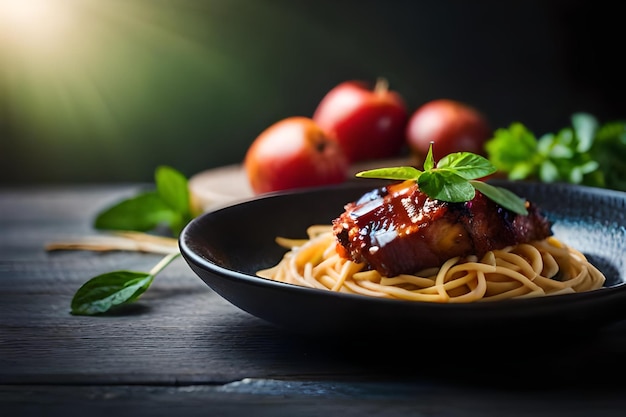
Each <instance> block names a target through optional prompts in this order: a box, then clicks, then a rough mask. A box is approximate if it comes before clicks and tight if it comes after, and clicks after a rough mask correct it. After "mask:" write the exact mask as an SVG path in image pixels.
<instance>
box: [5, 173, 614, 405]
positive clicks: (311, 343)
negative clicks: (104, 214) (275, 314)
mask: <svg viewBox="0 0 626 417" xmlns="http://www.w3.org/2000/svg"><path fill="white" fill-rule="evenodd" d="M141 187H142V184H128V185H100V186H84V185H81V186H59V187H46V188H44V187H41V188H36V187H32V188H6V187H5V188H4V189H0V414H2V415H3V416H26V415H28V416H30V415H32V416H46V415H55V416H57V415H58V416H71V415H81V416H87V415H88V416H105V415H106V416H116V417H119V416H143V415H145V416H177V415H179V416H182V415H198V416H200V415H202V416H206V415H211V416H213V415H215V416H217V415H219V416H231V415H254V416H266V415H267V416H269V415H272V416H296V415H310V416H320V415H328V414H333V415H337V414H340V413H341V414H342V415H344V416H353V415H354V416H363V415H367V416H399V415H415V416H503V415H506V416H531V415H532V416H554V415H564V416H565V415H567V416H590V415H593V416H600V415H602V416H604V415H614V416H618V415H619V416H624V415H626V393H625V391H624V388H625V387H626V382H624V381H626V378H625V375H626V373H625V372H626V365H625V364H624V363H625V362H626V361H624V357H625V355H626V322H618V323H615V324H613V325H610V326H607V327H606V328H603V329H600V330H599V331H598V332H597V333H593V334H592V335H588V336H585V337H581V338H576V339H573V340H567V341H560V343H548V342H545V343H544V342H542V341H541V340H534V341H529V342H528V343H521V344H519V345H517V344H516V345H511V344H510V343H506V341H502V343H499V342H498V340H497V339H496V340H494V341H490V342H484V341H481V340H463V341H457V342H456V343H454V344H441V343H436V342H435V341H429V340H427V339H426V340H424V339H421V340H420V339H418V340H417V341H416V342H414V344H406V345H404V346H397V345H395V344H393V343H388V342H386V341H380V342H379V343H368V344H363V343H362V342H359V341H355V340H315V339H308V338H305V337H302V336H295V335H292V334H289V333H286V332H285V331H282V330H279V329H277V328H275V327H273V326H272V325H270V324H268V323H266V322H264V321H262V320H260V319H258V318H256V317H253V316H251V315H249V314H247V313H245V312H243V311H241V310H239V309H237V308H236V307H234V306H232V305H231V304H229V303H228V302H226V301H225V300H223V299H222V298H220V297H219V296H217V295H216V294H215V293H214V292H212V291H211V290H210V289H209V288H208V287H207V286H206V285H205V284H204V283H203V282H202V281H201V280H200V279H199V278H198V277H196V276H195V275H194V273H193V272H192V271H191V269H190V268H189V267H188V266H187V264H186V263H185V262H184V260H182V259H180V258H179V259H177V260H176V261H174V263H172V264H171V265H170V266H169V267H168V268H166V270H165V271H163V272H162V273H161V274H159V275H158V276H157V278H156V279H155V282H154V283H153V285H152V287H151V288H150V289H149V290H148V291H147V292H146V293H145V294H144V296H143V297H142V298H141V299H140V300H139V301H138V302H137V303H135V304H134V305H133V306H132V307H131V308H127V309H123V310H122V311H119V312H117V313H115V314H110V315H106V316H99V317H81V316H72V315H70V313H69V306H70V300H71V298H72V295H73V294H74V292H75V291H76V289H77V288H78V287H79V286H80V285H81V284H82V283H84V282H85V281H86V280H87V279H89V278H91V277H93V276H95V275H97V274H100V273H104V272H110V271H113V270H118V269H131V270H143V271H147V270H149V269H150V268H151V267H152V266H153V265H154V264H155V263H156V262H158V260H160V259H161V256H160V255H153V254H142V253H135V252H106V253H100V252H90V251H60V252H58V251H55V252H48V251H46V250H44V246H45V244H46V243H49V242H52V241H59V240H65V239H70V238H76V237H83V236H89V235H93V234H94V233H95V231H94V230H93V229H92V227H91V221H92V219H93V217H94V215H95V214H96V213H97V212H98V211H99V210H101V209H102V208H103V207H104V206H105V205H108V204H111V203H113V202H116V201H117V200H119V199H121V198H124V197H129V196H131V195H133V194H134V193H136V192H137V191H138V190H139V189H140V188H141ZM625 308H626V306H625ZM413 331H415V332H416V334H417V335H419V329H414V330H413Z"/></svg>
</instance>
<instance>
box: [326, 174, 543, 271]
mask: <svg viewBox="0 0 626 417" xmlns="http://www.w3.org/2000/svg"><path fill="white" fill-rule="evenodd" d="M527 209H528V215H526V216H525V215H519V214H516V213H514V212H512V211H510V210H507V209H505V208H503V207H501V206H499V205H498V204H496V203H495V202H493V201H492V200H490V199H488V198H487V197H485V196H484V195H483V194H481V193H480V192H479V191H476V195H475V197H474V199H472V200H470V201H467V202H464V203H447V202H443V201H440V200H433V199H431V198H429V197H428V196H427V195H426V194H424V193H422V192H421V191H420V190H419V188H418V186H417V184H416V183H415V181H405V182H402V183H398V184H393V185H390V186H386V187H382V188H379V189H375V190H372V191H370V192H368V193H366V194H365V195H363V196H362V197H361V198H360V199H359V200H357V201H355V202H352V203H348V204H347V205H346V206H345V212H344V213H343V214H341V215H340V216H339V217H338V218H336V219H335V220H333V232H334V234H335V236H336V238H337V251H338V253H339V254H340V255H341V256H343V257H344V258H346V259H351V260H353V261H354V262H358V263H366V264H367V265H368V267H369V268H371V269H376V270H377V271H378V272H380V274H381V275H383V276H387V277H392V276H396V275H398V274H411V273H416V272H418V271H420V270H422V269H424V268H428V267H438V266H441V265H442V264H443V263H444V262H445V261H446V260H448V259H450V258H453V257H455V256H468V255H476V256H478V257H479V258H480V257H482V256H483V255H484V254H485V253H487V252H488V251H489V250H492V249H502V248H504V247H507V246H511V245H516V244H519V243H527V242H531V241H533V240H541V239H545V238H546V237H548V236H550V235H552V230H551V224H550V223H549V222H548V220H547V219H546V218H545V217H544V216H543V215H542V214H541V213H540V211H539V209H538V208H537V207H536V206H535V205H533V204H532V203H530V202H527Z"/></svg>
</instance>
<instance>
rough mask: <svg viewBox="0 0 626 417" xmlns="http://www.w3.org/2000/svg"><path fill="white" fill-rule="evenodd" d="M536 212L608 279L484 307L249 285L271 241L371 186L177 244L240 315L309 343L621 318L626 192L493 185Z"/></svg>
mask: <svg viewBox="0 0 626 417" xmlns="http://www.w3.org/2000/svg"><path fill="white" fill-rule="evenodd" d="M492 183H493V184H494V185H499V186H503V187H505V188H508V189H510V190H512V191H514V192H515V193H517V194H518V195H520V196H523V197H525V198H527V199H529V200H531V201H533V202H535V203H536V204H538V205H539V206H540V207H541V209H542V210H543V212H544V213H545V214H546V215H547V217H548V218H549V219H550V220H551V222H552V223H553V231H554V234H555V236H556V237H558V238H559V239H561V240H562V241H564V242H565V243H566V244H569V245H571V246H572V247H574V248H577V249H578V250H580V251H582V252H583V253H584V254H585V255H586V256H587V257H588V259H589V260H590V261H591V262H592V263H593V264H594V265H596V266H597V267H598V268H599V269H600V270H601V271H602V272H603V273H604V274H605V275H606V277H607V281H606V284H605V288H602V289H599V290H595V291H589V292H585V293H577V294H566V295H556V296H549V297H539V298H530V299H514V300H503V301H497V302H488V303H466V304H439V303H428V302H414V301H403V300H390V299H378V298H374V297H367V296H361V295H351V294H344V293H335V292H331V291H324V290H317V289H311V288H304V287H300V286H296V285H291V284H285V283H280V282H275V281H271V280H268V279H263V278H259V277H257V276H255V272H256V271H258V270H259V269H263V268H267V267H269V266H273V265H275V264H276V263H277V262H278V261H279V260H280V259H281V257H282V255H283V254H284V252H285V250H284V249H283V248H281V247H279V246H278V245H277V244H276V243H275V240H274V239H275V238H276V237H277V236H284V237H292V238H299V237H301V238H304V237H306V228H307V227H308V226H310V225H312V224H330V222H331V220H332V219H334V218H335V217H337V216H338V215H339V214H340V213H341V212H342V211H343V207H344V205H345V204H346V203H347V202H349V201H353V200H355V199H357V198H358V197H360V196H361V195H362V194H363V193H365V192H366V191H369V190H371V189H372V188H374V187H375V186H378V185H380V182H377V181H373V180H372V181H370V180H363V181H356V182H352V183H347V184H343V185H340V186H332V187H323V188H315V189H308V190H298V191H293V192H281V193H274V194H269V195H266V196H263V197H259V198H254V199H250V200H247V201H243V202H240V203H238V204H235V205H232V206H228V207H224V208H221V209H217V210H215V211H213V212H208V213H205V214H203V215H201V216H199V217H197V218H196V219H194V220H193V221H191V222H190V223H189V224H188V225H187V227H186V228H185V229H184V230H183V232H182V233H181V235H180V239H179V245H180V250H181V253H182V255H183V257H184V258H185V260H186V261H187V263H188V264H189V265H190V267H191V269H192V270H193V271H194V272H195V273H196V274H197V275H198V276H199V277H200V278H201V279H202V280H203V281H204V282H205V283H206V284H207V285H208V286H209V287H211V288H212V289H213V290H214V291H215V292H217V293H218V294H219V295H221V296H222V297H223V298H225V299H226V300H228V301H229V302H231V303H232V304H233V305H235V306H237V307H239V308H240V309H242V310H244V311H246V312H248V313H250V314H252V315H254V316H257V317H260V318H262V319H264V320H266V321H268V322H270V323H273V324H274V325H276V326H278V327H281V328H284V329H288V330H290V331H294V332H297V333H304V334H308V335H321V334H342V335H355V336H356V335H381V336H382V335H389V334H393V335H411V334H412V335H416V334H417V335H427V336H428V337H437V336H446V335H447V336H450V335H457V336H460V335H463V337H472V336H473V335H479V334H481V333H482V334H486V333H489V334H494V332H497V333H498V334H503V333H504V332H506V333H511V334H513V333H515V334H525V333H532V334H537V333H540V332H543V333H549V334H560V333H568V332H575V333H581V332H584V331H587V330H591V329H597V328H599V327H601V326H603V325H605V324H608V323H611V322H614V321H617V320H620V319H623V318H626V284H625V283H626V251H625V250H626V217H625V215H624V212H625V209H626V193H623V192H618V191H611V190H605V189H598V188H591V187H583V186H574V185H569V184H544V183H533V182H509V181H492Z"/></svg>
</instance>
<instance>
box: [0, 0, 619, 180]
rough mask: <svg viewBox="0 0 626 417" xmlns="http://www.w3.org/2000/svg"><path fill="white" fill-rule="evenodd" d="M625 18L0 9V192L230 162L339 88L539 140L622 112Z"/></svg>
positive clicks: (582, 2)
mask: <svg viewBox="0 0 626 417" xmlns="http://www.w3.org/2000/svg"><path fill="white" fill-rule="evenodd" d="M616 6H617V7H618V9H612V8H611V7H616ZM622 23H623V22H622V17H621V14H620V9H619V4H615V5H613V6H612V2H604V1H589V0H571V1H566V0H560V1H556V0H546V1H532V0H528V1H518V0H513V1H495V0H485V1H474V2H469V1H464V0H441V1H436V2H435V1H429V2H425V1H408V0H407V1H401V0H387V1H382V0H363V1H357V0H345V1H331V0H317V1H296V0H176V1H175V0H169V1H167V0H0V183H1V184H41V183H69V182H117V181H152V176H153V172H154V168H155V167H156V166H157V165H160V164H166V165H170V166H173V167H175V168H177V169H178V170H180V171H181V172H183V173H184V174H186V175H187V176H191V175H193V174H195V173H198V172H200V171H203V170H205V169H209V168H214V167H218V166H222V165H227V164H233V163H239V162H241V160H242V159H243V156H244V154H245V151H246V149H247V147H248V146H249V145H250V143H251V142H252V141H253V140H254V138H255V137H256V136H257V135H258V134H259V133H260V132H261V131H262V130H263V129H265V128H266V127H268V126H269V125H271V124H272V123H274V122H276V121H278V120H279V119H281V118H284V117H287V116H292V115H305V116H311V115H312V113H313V111H314V109H315V107H316V105H317V103H318V102H319V101H320V100H321V98H322V97H323V95H324V94H325V93H326V92H327V91H328V90H330V89H331V88H332V87H333V86H335V85H336V84H338V83H340V82H342V81H345V80H348V79H362V80H369V81H372V82H373V81H374V80H375V79H376V78H377V77H379V76H383V77H386V78H387V79H388V81H389V83H390V86H391V88H392V89H394V90H396V91H398V92H400V93H401V94H402V95H403V97H404V98H405V100H406V102H407V105H408V106H409V108H410V109H411V110H414V109H416V108H417V107H418V106H419V105H421V104H423V103H425V102H426V101H429V100H432V99H435V98H442V97H447V98H453V99H457V100H461V101H465V102H467V103H470V104H472V105H474V106H476V107H478V108H479V109H480V110H482V111H483V112H484V113H485V114H486V116H487V117H488V118H489V120H490V122H491V124H492V126H493V127H506V126H508V125H509V124H510V123H511V122H513V121H521V122H522V123H524V124H526V125H527V126H528V127H529V128H530V129H531V130H533V131H534V132H535V133H536V134H543V133H546V132H552V131H555V130H557V129H560V128H561V127H564V126H566V125H568V124H569V117H570V115H571V114H572V113H573V112H576V111H587V112H590V113H592V114H594V115H596V116H597V117H598V118H599V119H600V121H609V120H614V119H618V118H619V119H622V118H624V117H626V105H625V102H624V99H623V96H624V92H625V91H626V88H625V85H626V81H625V80H624V77H623V74H622V70H621V65H622V64H621V60H622V55H623V49H624V40H625V36H624V34H623V29H622Z"/></svg>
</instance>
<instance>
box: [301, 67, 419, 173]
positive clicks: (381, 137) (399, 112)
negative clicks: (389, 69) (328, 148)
mask: <svg viewBox="0 0 626 417" xmlns="http://www.w3.org/2000/svg"><path fill="white" fill-rule="evenodd" d="M407 119H408V111H407V109H406V105H405V103H404V100H403V99H402V97H401V96H400V95H399V94H398V93H396V92H394V91H391V90H389V89H388V85H387V82H386V80H383V79H381V80H379V81H378V82H377V83H376V86H375V87H374V88H373V89H372V88H371V86H368V84H367V83H365V82H362V81H346V82H343V83H341V84H339V85H337V86H336V87H335V88H333V89H332V90H330V91H329V92H328V93H327V94H326V96H324V98H323V99H322V101H321V102H320V103H319V105H318V106H317V108H316V109H315V112H314V114H313V120H315V122H316V123H317V124H318V125H319V126H320V127H321V128H322V129H324V130H325V131H326V132H327V133H328V134H329V135H330V136H331V137H332V138H334V139H335V140H337V142H339V144H340V145H341V147H342V149H343V151H344V153H345V154H346V156H347V157H348V160H349V161H350V162H357V161H363V160H368V159H380V158H389V157H393V156H397V155H398V154H399V153H400V150H401V149H402V147H403V146H404V144H405V138H404V129H405V127H406V122H407Z"/></svg>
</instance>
